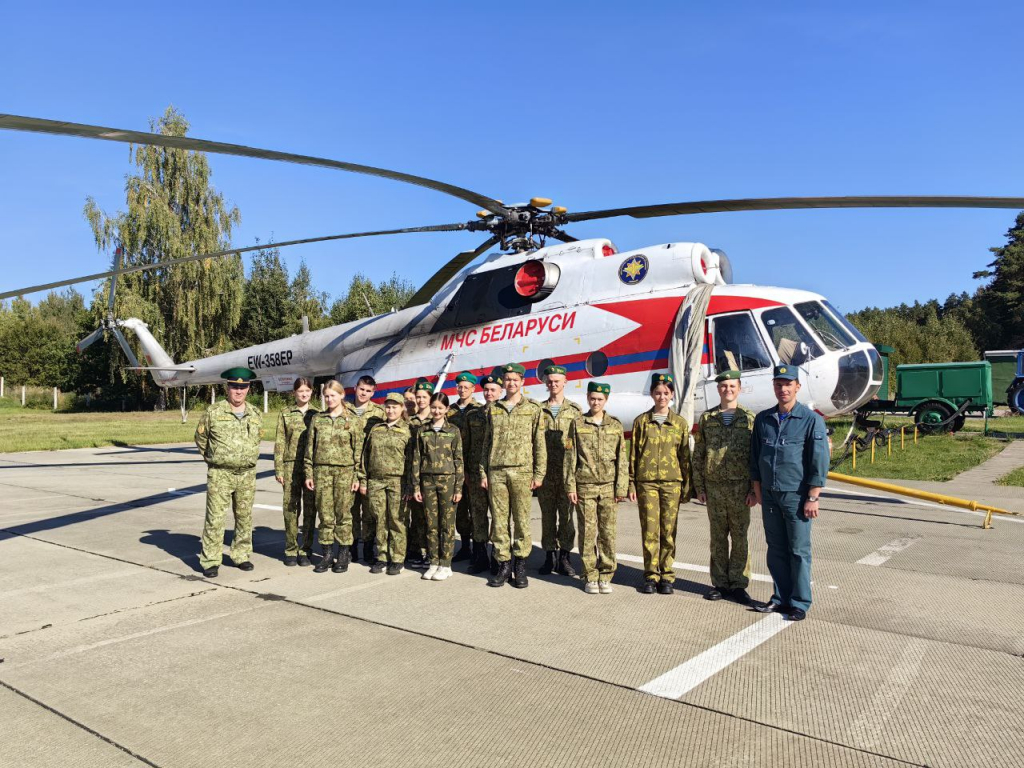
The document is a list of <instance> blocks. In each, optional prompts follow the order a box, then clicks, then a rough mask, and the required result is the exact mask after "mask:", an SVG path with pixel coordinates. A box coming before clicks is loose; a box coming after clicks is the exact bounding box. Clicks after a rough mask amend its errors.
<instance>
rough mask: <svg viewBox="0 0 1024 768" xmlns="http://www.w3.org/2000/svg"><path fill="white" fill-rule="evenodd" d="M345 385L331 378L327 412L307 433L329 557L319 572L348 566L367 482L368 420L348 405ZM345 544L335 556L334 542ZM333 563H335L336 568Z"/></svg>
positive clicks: (309, 468)
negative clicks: (359, 498) (358, 497)
mask: <svg viewBox="0 0 1024 768" xmlns="http://www.w3.org/2000/svg"><path fill="white" fill-rule="evenodd" d="M344 397H345V388H344V387H343V386H341V384H339V383H338V382H337V381H335V380H333V379H332V380H331V381H328V382H327V385H326V386H325V387H324V404H325V405H326V407H327V410H326V412H324V413H318V414H317V415H316V416H315V417H314V418H313V421H312V422H311V423H310V425H309V434H308V435H307V437H306V459H305V471H306V487H307V488H308V489H309V490H311V491H314V490H315V491H316V507H317V510H319V512H320V536H319V538H320V546H321V548H322V549H323V552H324V556H323V559H322V560H321V561H320V562H319V563H317V566H316V568H314V571H315V572H316V573H323V572H324V571H326V570H327V569H328V568H331V570H333V571H334V573H344V572H345V571H347V570H348V564H349V558H350V550H349V547H350V546H351V545H352V494H353V493H355V492H356V491H357V490H359V485H360V483H361V480H362V477H361V476H362V467H361V465H360V464H361V462H360V459H361V457H362V454H363V424H362V422H361V421H360V420H359V419H358V418H356V417H355V416H353V415H352V414H351V413H350V412H349V411H348V410H347V409H346V408H345V403H344V401H343V398H344ZM335 543H337V544H338V545H339V547H340V548H339V551H338V558H337V560H336V561H335V559H334V545H335ZM332 566H333V567H332Z"/></svg>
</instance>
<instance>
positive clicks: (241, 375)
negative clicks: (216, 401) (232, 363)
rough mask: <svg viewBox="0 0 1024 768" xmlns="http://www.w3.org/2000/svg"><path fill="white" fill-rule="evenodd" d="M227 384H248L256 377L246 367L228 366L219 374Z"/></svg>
mask: <svg viewBox="0 0 1024 768" xmlns="http://www.w3.org/2000/svg"><path fill="white" fill-rule="evenodd" d="M220 377H221V378H222V379H224V381H226V382H227V383H228V384H248V383H249V382H250V381H252V380H253V379H255V378H256V374H255V373H253V372H252V371H250V370H249V369H248V368H241V367H239V368H228V369H227V370H226V371H224V373H222V374H221V375H220Z"/></svg>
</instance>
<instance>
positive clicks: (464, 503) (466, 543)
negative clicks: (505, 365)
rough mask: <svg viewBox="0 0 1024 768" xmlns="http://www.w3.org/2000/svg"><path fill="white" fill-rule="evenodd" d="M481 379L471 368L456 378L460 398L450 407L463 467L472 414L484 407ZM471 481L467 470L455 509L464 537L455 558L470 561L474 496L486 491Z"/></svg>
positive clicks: (462, 536)
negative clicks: (478, 390) (479, 391)
mask: <svg viewBox="0 0 1024 768" xmlns="http://www.w3.org/2000/svg"><path fill="white" fill-rule="evenodd" d="M476 385H477V378H476V376H474V375H473V374H472V373H471V372H470V371H463V372H462V373H460V374H459V375H458V376H456V377H455V392H456V394H457V395H458V396H459V399H458V400H456V401H455V402H454V403H452V406H451V407H450V408H449V409H448V423H449V424H451V425H452V426H454V427H457V428H458V430H459V434H460V435H461V436H462V455H463V466H465V467H468V466H469V414H471V413H472V412H473V411H475V410H477V409H479V408H480V404H479V403H478V402H477V401H476V400H474V399H473V393H474V392H475V391H476ZM475 485H476V487H475V488H474V487H473V486H474V483H472V482H470V477H469V473H468V472H466V473H465V482H464V483H463V487H462V498H461V499H460V500H459V505H458V507H456V509H455V531H456V532H457V533H458V534H459V538H460V539H462V545H461V546H460V547H459V551H458V553H457V554H456V555H455V557H453V558H452V562H455V561H456V560H469V559H470V557H471V556H472V553H473V514H472V506H473V502H472V501H471V497H472V495H473V494H474V493H477V494H483V492H484V489H483V488H481V487H480V483H476V484H475Z"/></svg>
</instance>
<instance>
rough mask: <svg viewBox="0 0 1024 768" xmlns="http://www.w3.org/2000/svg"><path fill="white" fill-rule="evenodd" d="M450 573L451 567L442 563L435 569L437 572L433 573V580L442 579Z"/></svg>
mask: <svg viewBox="0 0 1024 768" xmlns="http://www.w3.org/2000/svg"><path fill="white" fill-rule="evenodd" d="M451 575H452V569H451V568H449V567H448V566H447V565H442V566H441V567H440V568H438V569H437V573H435V574H434V581H444V580H445V579H447V578H448V577H449V576H451Z"/></svg>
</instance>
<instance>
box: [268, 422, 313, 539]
mask: <svg viewBox="0 0 1024 768" xmlns="http://www.w3.org/2000/svg"><path fill="white" fill-rule="evenodd" d="M316 414H317V410H316V409H315V408H313V407H312V406H310V407H308V408H306V410H305V411H303V410H301V409H300V408H299V407H298V406H295V407H292V408H288V409H286V410H283V411H281V416H280V417H279V418H278V420H277V439H276V440H275V441H274V474H275V475H276V476H277V477H279V478H281V480H282V483H281V486H282V489H283V492H284V500H283V503H282V505H281V508H282V510H283V511H284V554H285V557H295V556H296V555H299V554H303V555H309V554H310V553H311V552H312V551H313V530H314V529H315V528H316V503H315V499H314V493H313V491H311V490H309V489H308V488H306V486H305V484H304V483H305V481H306V474H305V465H304V462H303V458H304V457H305V455H306V433H307V430H308V429H309V424H310V422H311V421H312V420H313V417H314V416H316ZM300 515H301V521H302V529H301V530H302V535H301V540H300V537H299V520H300Z"/></svg>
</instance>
